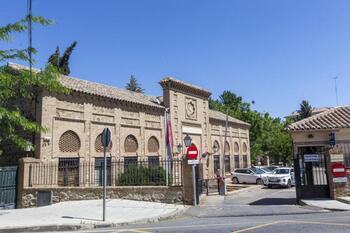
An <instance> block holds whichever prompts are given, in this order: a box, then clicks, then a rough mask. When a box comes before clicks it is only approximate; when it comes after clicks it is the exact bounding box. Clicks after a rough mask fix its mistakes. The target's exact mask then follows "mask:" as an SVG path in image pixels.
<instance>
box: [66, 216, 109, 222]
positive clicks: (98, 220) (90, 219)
mask: <svg viewBox="0 0 350 233" xmlns="http://www.w3.org/2000/svg"><path fill="white" fill-rule="evenodd" d="M62 218H71V219H80V220H88V221H97V222H103V221H102V219H93V218H82V217H73V216H62Z"/></svg>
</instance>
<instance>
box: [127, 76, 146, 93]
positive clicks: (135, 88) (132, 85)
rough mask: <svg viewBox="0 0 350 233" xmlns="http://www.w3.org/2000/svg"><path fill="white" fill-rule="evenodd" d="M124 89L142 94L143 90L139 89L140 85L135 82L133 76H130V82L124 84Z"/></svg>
mask: <svg viewBox="0 0 350 233" xmlns="http://www.w3.org/2000/svg"><path fill="white" fill-rule="evenodd" d="M125 89H126V90H129V91H134V92H139V93H144V89H143V88H141V85H140V84H139V83H138V82H137V79H136V78H135V76H134V75H131V76H130V80H129V82H128V83H127V84H126V86H125Z"/></svg>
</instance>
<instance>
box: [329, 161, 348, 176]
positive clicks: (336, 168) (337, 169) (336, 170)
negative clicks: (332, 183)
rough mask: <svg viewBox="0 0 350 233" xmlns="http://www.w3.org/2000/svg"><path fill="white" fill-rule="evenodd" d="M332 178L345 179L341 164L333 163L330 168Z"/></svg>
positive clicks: (343, 168)
mask: <svg viewBox="0 0 350 233" xmlns="http://www.w3.org/2000/svg"><path fill="white" fill-rule="evenodd" d="M331 171H332V174H333V177H345V176H346V168H345V166H344V164H342V163H333V164H332V167H331Z"/></svg>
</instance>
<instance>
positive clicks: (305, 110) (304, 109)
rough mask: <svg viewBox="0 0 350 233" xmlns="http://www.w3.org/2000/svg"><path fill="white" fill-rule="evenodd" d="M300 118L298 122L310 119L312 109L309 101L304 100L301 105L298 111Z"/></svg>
mask: <svg viewBox="0 0 350 233" xmlns="http://www.w3.org/2000/svg"><path fill="white" fill-rule="evenodd" d="M298 113H299V116H298V120H302V119H305V118H307V117H310V116H311V115H312V107H311V105H310V103H309V101H307V100H303V101H301V103H300V109H299V110H298Z"/></svg>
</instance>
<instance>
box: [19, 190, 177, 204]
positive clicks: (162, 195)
mask: <svg viewBox="0 0 350 233" xmlns="http://www.w3.org/2000/svg"><path fill="white" fill-rule="evenodd" d="M38 191H52V202H53V203H58V202H62V201H73V200H93V199H101V198H102V187H98V188H82V187H60V188H46V189H44V188H25V189H22V190H21V191H20V192H19V194H18V203H17V207H18V208H29V207H36V206H37V194H38ZM107 198H108V199H117V198H120V199H128V200H138V201H153V202H162V203H181V204H183V192H182V187H163V186H162V187H159V186H138V187H112V188H108V189H107Z"/></svg>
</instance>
